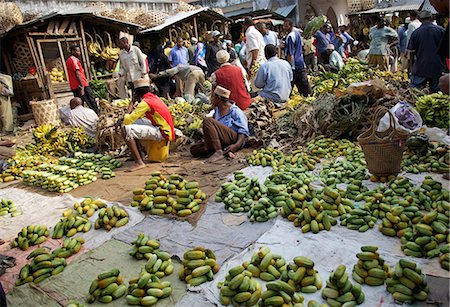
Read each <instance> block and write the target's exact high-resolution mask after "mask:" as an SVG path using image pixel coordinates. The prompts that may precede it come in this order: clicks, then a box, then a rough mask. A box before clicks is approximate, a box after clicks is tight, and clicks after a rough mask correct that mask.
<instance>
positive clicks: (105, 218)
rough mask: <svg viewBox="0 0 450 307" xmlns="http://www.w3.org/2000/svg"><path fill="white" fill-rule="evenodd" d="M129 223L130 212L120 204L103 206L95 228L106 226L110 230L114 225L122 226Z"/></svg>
mask: <svg viewBox="0 0 450 307" xmlns="http://www.w3.org/2000/svg"><path fill="white" fill-rule="evenodd" d="M127 223H128V213H127V212H126V211H125V210H124V209H122V208H120V207H119V206H116V205H114V206H112V207H107V208H101V209H100V211H98V218H97V219H96V220H95V224H94V227H95V229H99V228H104V229H105V230H106V231H110V230H111V229H112V228H113V227H122V226H124V225H125V224H127Z"/></svg>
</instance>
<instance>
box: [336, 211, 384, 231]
mask: <svg viewBox="0 0 450 307" xmlns="http://www.w3.org/2000/svg"><path fill="white" fill-rule="evenodd" d="M340 221H341V225H342V226H346V227H347V228H348V229H351V230H358V231H359V232H365V231H367V230H369V228H373V227H374V226H375V223H376V222H377V218H376V217H373V216H372V213H371V212H370V211H369V210H366V209H363V208H355V209H352V210H351V211H350V213H348V214H346V215H341V218H340Z"/></svg>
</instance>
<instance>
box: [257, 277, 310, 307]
mask: <svg viewBox="0 0 450 307" xmlns="http://www.w3.org/2000/svg"><path fill="white" fill-rule="evenodd" d="M266 288H267V290H266V291H264V292H263V294H262V295H261V306H303V301H304V297H303V296H302V295H301V294H300V293H299V292H295V288H294V287H293V286H292V285H290V284H288V283H287V282H284V281H282V280H277V281H269V282H268V283H267V284H266Z"/></svg>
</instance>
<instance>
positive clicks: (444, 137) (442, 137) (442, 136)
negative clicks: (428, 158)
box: [424, 126, 450, 146]
mask: <svg viewBox="0 0 450 307" xmlns="http://www.w3.org/2000/svg"><path fill="white" fill-rule="evenodd" d="M424 127H425V126H424ZM425 135H426V136H428V137H429V138H430V141H431V142H439V143H442V144H445V145H447V146H450V136H449V135H448V134H447V131H446V130H445V129H440V128H437V127H425Z"/></svg>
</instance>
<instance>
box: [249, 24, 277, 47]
mask: <svg viewBox="0 0 450 307" xmlns="http://www.w3.org/2000/svg"><path fill="white" fill-rule="evenodd" d="M255 27H256V29H257V30H258V31H259V33H261V34H262V36H263V38H264V43H265V44H266V45H269V44H272V45H274V46H275V47H277V48H278V47H279V45H280V44H279V43H278V35H277V33H276V32H275V31H271V30H269V29H267V25H266V24H265V23H264V22H258V23H257V24H256V25H255Z"/></svg>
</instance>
